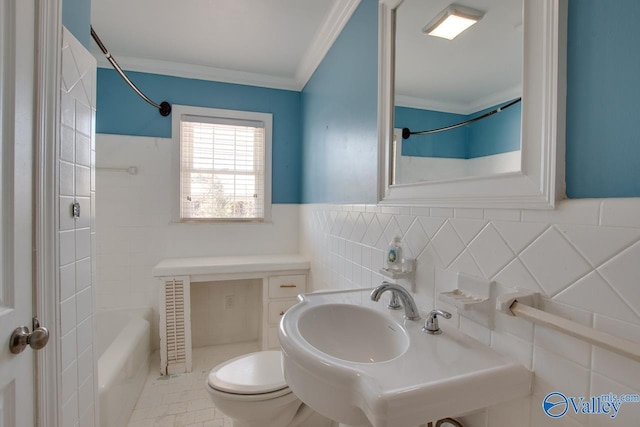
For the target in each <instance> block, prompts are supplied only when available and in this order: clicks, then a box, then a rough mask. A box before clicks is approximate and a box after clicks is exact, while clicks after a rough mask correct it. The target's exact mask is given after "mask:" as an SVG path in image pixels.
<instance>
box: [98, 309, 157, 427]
mask: <svg viewBox="0 0 640 427" xmlns="http://www.w3.org/2000/svg"><path fill="white" fill-rule="evenodd" d="M151 319H152V311H151V309H150V308H139V309H124V310H103V311H98V313H97V322H96V323H97V325H96V329H97V331H96V332H97V333H96V348H97V351H98V387H99V398H100V426H101V427H126V426H127V423H128V421H129V417H130V416H131V412H132V411H133V408H134V407H135V406H136V402H137V400H138V396H140V392H141V391H142V389H143V387H144V383H145V381H146V379H147V375H148V372H149V357H150V355H151V333H150V329H151V328H150V325H151Z"/></svg>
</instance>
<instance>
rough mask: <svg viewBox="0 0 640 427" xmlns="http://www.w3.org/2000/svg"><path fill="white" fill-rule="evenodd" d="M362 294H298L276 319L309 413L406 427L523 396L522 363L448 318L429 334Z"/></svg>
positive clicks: (292, 380)
mask: <svg viewBox="0 0 640 427" xmlns="http://www.w3.org/2000/svg"><path fill="white" fill-rule="evenodd" d="M368 296H369V290H354V291H330V292H320V293H314V294H305V295H302V296H300V299H301V302H300V303H299V304H297V305H296V306H294V307H292V308H291V309H289V310H288V311H287V313H286V314H285V315H284V317H283V319H282V322H281V323H280V328H279V336H280V344H281V346H282V351H283V366H284V374H285V379H286V381H287V384H288V385H289V387H290V388H291V389H292V390H293V392H294V393H295V394H296V395H297V396H298V397H299V398H300V399H301V400H302V401H303V402H305V403H306V404H307V405H309V406H310V407H311V408H313V409H315V410H316V411H317V412H319V413H321V414H323V415H325V416H327V417H329V418H331V419H334V420H336V421H339V422H341V423H345V424H348V425H352V426H361V425H362V426H367V425H373V426H374V427H387V426H388V427H413V426H416V425H419V424H422V423H425V422H428V421H435V420H437V419H440V418H445V417H455V416H458V415H461V414H464V413H467V412H471V411H474V410H477V409H480V408H484V407H487V406H491V405H495V404H498V403H502V402H506V401H508V400H511V399H515V398H518V397H524V396H527V395H529V393H530V387H531V377H532V375H531V372H530V371H529V370H527V369H526V368H525V367H524V366H522V365H520V364H517V363H515V362H513V361H510V360H508V359H506V358H504V357H502V356H501V355H499V354H498V353H496V352H495V351H493V350H492V349H490V348H489V347H486V346H484V345H482V344H481V343H479V342H477V341H475V340H473V339H471V338H469V337H467V336H466V335H464V334H462V333H461V332H460V331H458V330H457V329H456V328H454V327H449V326H447V324H446V323H447V322H446V321H442V322H441V323H440V326H441V328H442V329H443V331H444V332H443V334H442V335H427V334H425V333H423V332H422V331H420V328H421V326H422V323H423V322H422V321H406V320H404V319H403V318H402V313H401V312H398V311H390V310H387V309H386V308H385V304H383V303H373V302H371V301H369V297H368ZM354 301H355V303H354Z"/></svg>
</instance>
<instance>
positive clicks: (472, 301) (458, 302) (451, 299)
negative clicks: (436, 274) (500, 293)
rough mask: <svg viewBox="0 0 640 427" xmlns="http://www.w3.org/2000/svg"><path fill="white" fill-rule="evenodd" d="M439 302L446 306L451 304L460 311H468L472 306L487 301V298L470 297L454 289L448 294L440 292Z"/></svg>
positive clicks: (470, 295)
mask: <svg viewBox="0 0 640 427" xmlns="http://www.w3.org/2000/svg"><path fill="white" fill-rule="evenodd" d="M440 300H441V301H443V302H446V303H447V304H451V305H453V306H455V307H456V308H458V309H460V310H470V309H472V308H473V306H474V305H477V304H482V303H483V302H485V301H489V298H488V297H487V298H485V297H480V296H478V295H472V294H469V293H466V292H465V291H461V290H460V289H454V290H453V291H449V292H441V293H440Z"/></svg>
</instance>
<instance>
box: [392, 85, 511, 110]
mask: <svg viewBox="0 0 640 427" xmlns="http://www.w3.org/2000/svg"><path fill="white" fill-rule="evenodd" d="M521 96H522V86H520V85H519V86H517V87H512V88H509V89H505V90H503V91H501V92H498V93H493V94H490V95H488V96H485V97H483V98H480V99H478V100H476V101H475V102H474V103H473V104H465V103H455V102H443V101H437V100H431V99H426V98H419V97H413V96H407V95H396V96H395V105H396V106H398V107H409V108H417V109H420V110H432V111H442V112H444V113H452V114H464V115H469V114H474V113H477V112H479V111H482V110H485V109H487V108H491V107H494V106H496V105H498V104H500V103H503V102H508V101H511V100H513V99H516V98H518V97H521Z"/></svg>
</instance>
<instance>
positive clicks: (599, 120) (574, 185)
mask: <svg viewBox="0 0 640 427" xmlns="http://www.w3.org/2000/svg"><path fill="white" fill-rule="evenodd" d="M638 23H640V1H638V0H616V1H615V2H607V1H602V0H577V1H576V0H573V1H570V2H569V40H568V49H567V50H568V58H567V59H568V68H569V70H568V78H567V80H568V82H567V195H568V196H569V197H575V198H582V197H638V196H640V166H639V165H640V132H639V131H638V129H637V126H638V124H640V54H639V53H638V52H639V50H638V49H639V48H638V43H639V42H640V26H639V25H638Z"/></svg>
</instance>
